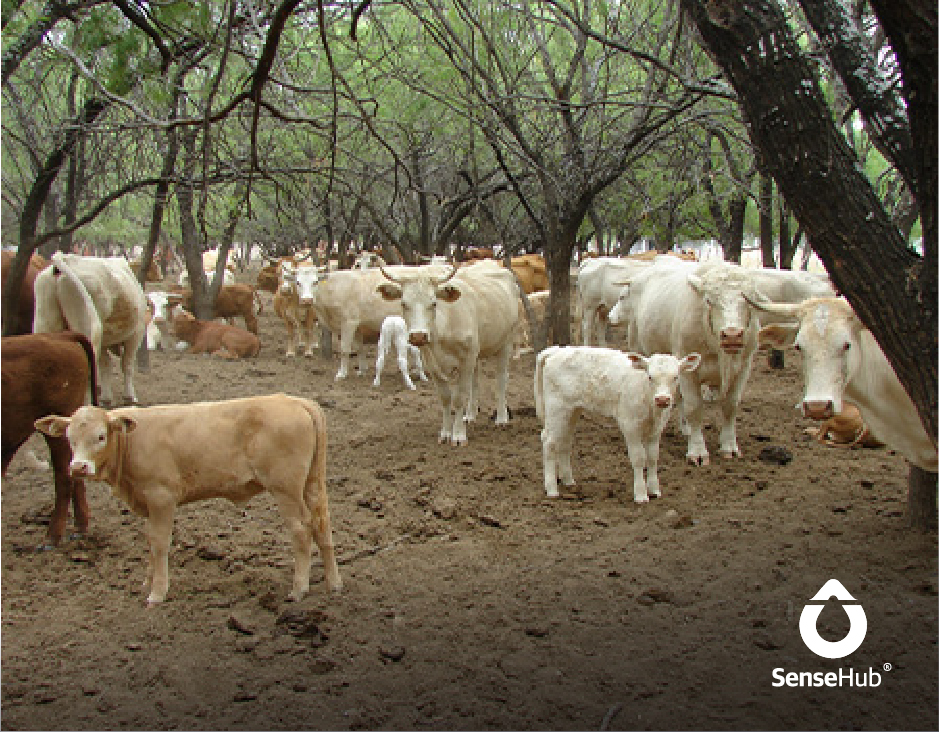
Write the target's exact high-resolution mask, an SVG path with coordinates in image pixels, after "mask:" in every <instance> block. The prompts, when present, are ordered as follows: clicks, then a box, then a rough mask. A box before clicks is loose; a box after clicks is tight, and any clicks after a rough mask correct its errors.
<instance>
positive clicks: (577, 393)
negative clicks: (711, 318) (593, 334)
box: [535, 346, 701, 503]
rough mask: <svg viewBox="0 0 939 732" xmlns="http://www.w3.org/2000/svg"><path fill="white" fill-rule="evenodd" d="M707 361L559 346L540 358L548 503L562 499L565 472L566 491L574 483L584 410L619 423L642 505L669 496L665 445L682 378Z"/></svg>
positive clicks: (538, 389)
mask: <svg viewBox="0 0 939 732" xmlns="http://www.w3.org/2000/svg"><path fill="white" fill-rule="evenodd" d="M699 363H701V356H700V355H699V354H697V353H691V354H688V355H687V356H685V357H684V358H682V359H679V358H676V357H675V356H672V355H668V354H655V355H652V356H650V357H648V358H647V357H645V356H642V355H640V354H638V353H622V352H620V351H614V350H611V349H607V348H596V347H593V348H592V347H589V346H580V347H569V348H561V347H559V346H552V347H551V348H546V349H545V350H544V351H542V352H541V353H540V354H538V358H537V360H536V364H535V410H536V412H537V414H538V416H539V417H540V418H541V420H542V421H543V423H544V429H543V430H542V432H541V445H542V450H543V459H544V486H545V492H546V493H547V494H548V497H550V498H556V497H557V496H558V487H557V480H558V474H560V478H561V482H562V483H563V484H564V485H573V484H574V477H573V474H572V472H571V447H572V442H573V432H574V427H575V426H576V424H577V419H578V418H579V417H580V414H581V413H582V412H583V411H584V410H589V411H591V412H598V413H599V414H602V415H604V416H607V417H612V418H613V419H615V420H616V421H617V423H618V424H619V428H620V430H621V431H622V433H623V437H624V438H625V439H626V447H627V450H628V453H629V461H630V462H631V463H632V466H633V499H634V500H635V501H636V503H646V502H648V500H649V495H652V496H656V497H657V496H659V495H661V492H660V490H659V477H658V472H657V471H658V462H659V440H660V438H661V436H662V431H663V430H664V429H665V424H666V422H667V421H668V416H669V414H670V412H671V407H672V404H673V403H674V402H675V399H676V392H677V390H678V378H679V375H680V374H681V373H682V372H688V371H694V370H695V369H696V368H697V367H698V364H699Z"/></svg>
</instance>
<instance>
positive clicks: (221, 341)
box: [173, 308, 261, 358]
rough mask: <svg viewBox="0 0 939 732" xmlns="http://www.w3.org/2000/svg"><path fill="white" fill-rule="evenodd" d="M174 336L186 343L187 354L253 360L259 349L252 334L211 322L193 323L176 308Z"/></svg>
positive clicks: (241, 329) (186, 314)
mask: <svg viewBox="0 0 939 732" xmlns="http://www.w3.org/2000/svg"><path fill="white" fill-rule="evenodd" d="M173 335H175V336H176V338H177V340H180V341H185V342H186V343H188V344H189V349H188V352H189V353H211V354H212V355H213V356H221V357H222V358H253V357H254V356H257V355H258V352H259V351H260V350H261V341H260V339H259V338H258V337H257V336H256V335H255V334H254V333H249V332H248V331H246V330H244V329H243V328H238V327H237V326H234V325H228V324H227V323H219V322H217V321H214V320H196V318H195V317H193V316H192V314H191V313H189V312H187V311H186V310H183V309H182V308H177V309H176V312H175V314H174V315H173Z"/></svg>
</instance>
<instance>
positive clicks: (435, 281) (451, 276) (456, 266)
mask: <svg viewBox="0 0 939 732" xmlns="http://www.w3.org/2000/svg"><path fill="white" fill-rule="evenodd" d="M450 266H451V267H452V268H453V269H451V270H450V274H448V275H447V276H446V277H444V278H443V279H442V280H437V279H435V280H434V281H433V282H434V286H436V287H440V285H442V284H443V283H444V282H449V281H450V280H452V279H453V275H455V274H456V271H457V270H458V269H459V268H460V264H459V263H457V264H451V265H450Z"/></svg>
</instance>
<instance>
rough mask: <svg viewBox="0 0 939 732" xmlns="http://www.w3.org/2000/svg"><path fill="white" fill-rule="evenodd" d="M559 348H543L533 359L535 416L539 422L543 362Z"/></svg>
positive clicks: (542, 407)
mask: <svg viewBox="0 0 939 732" xmlns="http://www.w3.org/2000/svg"><path fill="white" fill-rule="evenodd" d="M559 348H560V346H551V347H549V348H545V349H544V350H543V351H542V352H541V353H539V354H538V357H537V358H536V359H535V414H537V415H538V419H540V420H544V362H545V361H546V360H547V359H548V357H549V356H550V355H551V354H552V353H556V352H557V351H558V349H559Z"/></svg>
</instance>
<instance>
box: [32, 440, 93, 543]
mask: <svg viewBox="0 0 939 732" xmlns="http://www.w3.org/2000/svg"><path fill="white" fill-rule="evenodd" d="M45 438H46V444H47V445H48V446H49V455H50V457H51V459H52V472H53V476H54V481H55V506H54V508H53V509H52V516H51V517H50V518H49V529H48V530H47V531H46V541H45V543H44V544H41V545H40V546H39V548H40V549H51V548H52V547H54V546H58V544H59V542H60V541H62V537H63V536H65V524H66V523H67V522H68V507H69V504H70V503H71V502H72V489H73V483H72V480H71V478H70V477H69V472H68V466H69V463H70V462H71V460H72V451H71V449H69V446H68V440H67V439H66V438H65V437H50V436H49V435H45ZM86 510H87V509H86ZM85 521H86V526H87V516H86V517H85Z"/></svg>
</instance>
